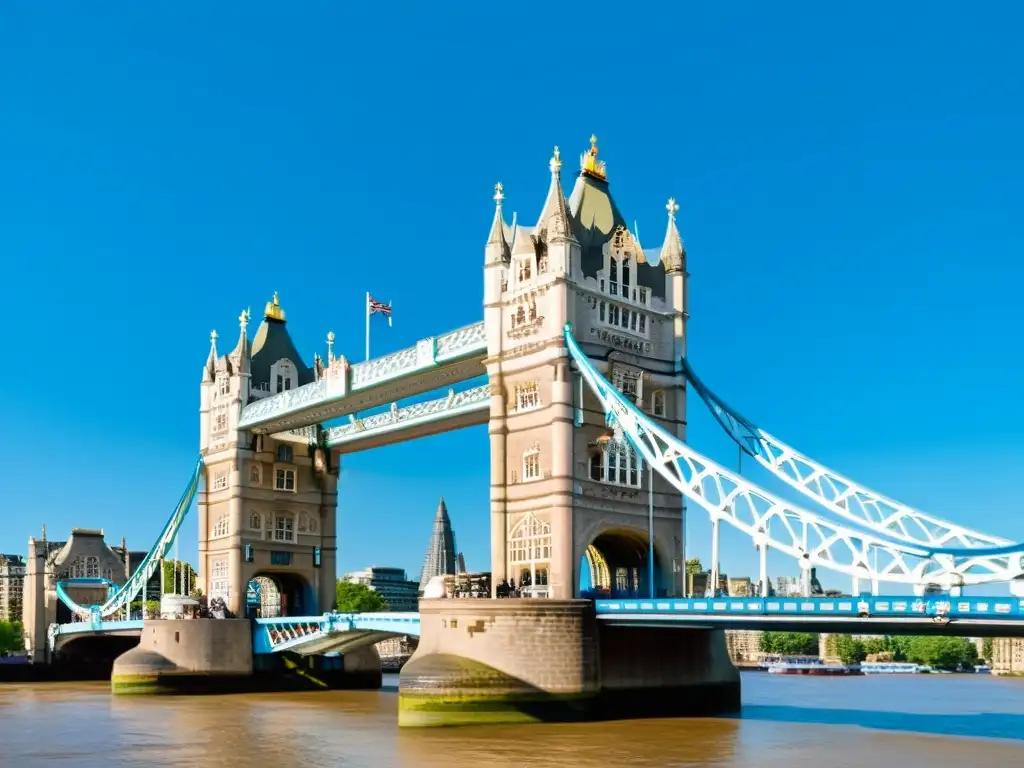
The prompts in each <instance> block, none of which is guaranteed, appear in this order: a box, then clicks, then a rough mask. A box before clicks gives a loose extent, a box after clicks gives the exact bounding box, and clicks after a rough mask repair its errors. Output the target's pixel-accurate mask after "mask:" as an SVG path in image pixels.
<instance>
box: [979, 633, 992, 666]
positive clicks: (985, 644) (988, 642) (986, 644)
mask: <svg viewBox="0 0 1024 768" xmlns="http://www.w3.org/2000/svg"><path fill="white" fill-rule="evenodd" d="M981 658H983V659H984V660H985V661H987V662H988V663H989V664H991V663H992V638H991V637H986V638H985V639H984V640H982V641H981Z"/></svg>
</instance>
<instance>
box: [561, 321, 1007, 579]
mask: <svg viewBox="0 0 1024 768" xmlns="http://www.w3.org/2000/svg"><path fill="white" fill-rule="evenodd" d="M571 330H572V329H571V327H570V326H569V325H566V328H565V342H566V347H567V348H568V351H569V355H570V357H571V358H572V360H573V361H574V362H575V364H576V366H577V369H578V370H579V372H580V374H581V376H582V377H583V379H584V380H585V381H586V382H587V384H588V385H589V387H590V389H591V390H592V391H593V392H594V394H595V395H596V396H597V398H598V400H599V401H600V402H601V404H602V406H603V408H604V410H605V415H606V420H607V422H608V423H609V425H611V426H613V427H614V428H615V429H616V432H617V433H619V434H621V435H622V436H623V437H624V438H625V439H626V440H627V441H628V442H629V443H630V444H631V445H632V446H633V448H634V449H635V450H636V451H637V452H638V453H640V454H641V455H642V456H643V457H644V459H645V460H646V461H648V462H649V463H650V464H651V466H652V467H653V469H654V471H655V472H657V473H658V474H659V475H661V476H662V477H664V478H665V479H666V480H667V481H668V482H669V483H671V484H672V486H673V487H674V488H676V489H677V490H679V491H680V492H681V493H682V494H683V495H685V496H686V497H687V498H688V499H690V500H692V501H693V502H695V503H696V504H698V505H700V506H701V507H703V508H704V510H705V511H706V512H707V513H708V515H709V516H710V517H711V520H712V522H716V521H722V522H725V523H727V524H729V525H731V526H733V527H734V528H738V529H739V530H741V531H743V532H744V533H746V534H747V535H748V536H750V537H751V539H753V541H754V543H755V544H756V545H757V546H758V547H760V548H761V549H762V552H763V551H764V550H765V548H771V549H776V550H778V551H780V552H784V553H786V554H787V555H789V556H791V557H793V558H795V559H797V560H798V561H801V566H802V567H805V568H809V567H810V566H820V567H823V568H828V569H830V570H833V571H838V572H840V573H844V574H847V575H848V576H851V577H854V578H857V579H870V580H872V581H884V582H894V583H903V584H911V585H914V586H924V585H935V586H939V587H942V588H945V589H950V588H953V587H960V586H965V585H971V584H988V583H993V582H1005V581H1009V580H1011V579H1013V578H1015V577H1016V576H1018V575H1020V574H1021V573H1022V571H1021V568H1020V555H1021V554H1022V552H1021V550H1020V549H1016V550H1015V551H1014V552H1013V553H1012V554H1011V553H1006V554H1003V555H1002V556H999V557H997V556H992V555H982V556H978V555H973V554H972V555H959V554H955V553H952V554H950V553H940V552H935V551H932V550H931V549H930V548H928V547H926V546H922V545H914V544H910V543H899V542H895V541H893V540H891V539H884V538H881V537H880V536H878V535H875V534H873V533H867V532H864V531H858V530H855V529H852V528H848V527H846V526H844V525H842V524H838V523H836V522H832V521H830V520H827V519H824V518H823V517H821V516H820V515H818V514H816V513H813V512H810V511H808V510H805V509H802V508H800V507H797V506H795V505H792V504H790V503H789V502H786V501H783V500H782V499H779V498H778V497H776V496H774V495H772V494H771V493H769V492H767V491H765V490H763V489H761V488H759V487H758V486H756V485H754V484H753V483H750V482H749V481H747V480H746V479H745V478H743V477H742V476H739V475H736V474H733V473H732V472H729V471H728V470H726V469H725V468H723V467H721V466H719V465H718V464H716V463H715V462H713V461H711V460H710V459H708V458H706V457H704V456H702V455H701V454H699V453H697V452H696V451H694V450H693V449H692V448H690V447H689V446H688V445H686V444H685V443H684V442H682V441H681V440H680V439H679V438H678V437H676V436H675V435H673V434H672V433H670V432H668V431H667V430H665V429H663V428H662V427H660V426H659V425H658V424H656V423H655V422H654V421H652V420H651V419H650V418H648V417H647V415H646V414H644V413H642V412H641V411H640V410H639V409H638V408H637V407H636V406H635V405H633V403H631V402H630V401H629V400H627V399H626V398H625V397H624V396H623V395H622V394H621V393H620V392H619V391H618V390H617V389H615V387H614V386H612V384H611V383H610V382H609V381H608V380H607V379H605V378H604V376H602V375H601V374H600V373H599V372H598V371H597V369H596V368H595V367H594V365H593V363H592V362H591V361H590V358H589V357H587V355H586V354H585V353H584V352H583V351H582V350H581V349H580V347H579V345H578V344H577V343H576V340H575V339H574V338H573V336H572V332H571Z"/></svg>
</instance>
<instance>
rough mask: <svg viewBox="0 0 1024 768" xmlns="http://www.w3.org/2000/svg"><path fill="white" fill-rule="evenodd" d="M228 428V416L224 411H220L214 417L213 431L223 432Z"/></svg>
mask: <svg viewBox="0 0 1024 768" xmlns="http://www.w3.org/2000/svg"><path fill="white" fill-rule="evenodd" d="M227 428H228V415H227V414H226V413H224V412H222V411H218V412H217V414H216V415H215V416H214V417H213V431H214V432H223V431H224V430H226V429H227Z"/></svg>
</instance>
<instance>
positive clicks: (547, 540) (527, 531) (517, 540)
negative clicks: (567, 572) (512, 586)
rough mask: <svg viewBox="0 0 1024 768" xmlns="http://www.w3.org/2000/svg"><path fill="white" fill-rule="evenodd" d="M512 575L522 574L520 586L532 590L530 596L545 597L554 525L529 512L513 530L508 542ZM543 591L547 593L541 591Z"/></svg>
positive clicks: (529, 592) (520, 575)
mask: <svg viewBox="0 0 1024 768" xmlns="http://www.w3.org/2000/svg"><path fill="white" fill-rule="evenodd" d="M508 559H509V566H510V568H509V571H511V572H512V573H513V574H516V573H518V574H519V586H520V587H523V586H524V582H525V586H527V587H531V589H530V590H529V591H528V592H527V594H530V595H533V596H546V593H547V590H546V587H547V583H548V568H549V564H550V560H551V524H550V523H545V522H542V521H541V520H538V519H537V517H536V516H535V515H534V514H533V513H532V512H530V513H529V514H527V515H526V517H524V518H523V519H522V520H520V521H519V524H518V525H516V527H515V528H513V529H512V533H511V535H510V536H509V539H508ZM541 587H544V588H545V589H541Z"/></svg>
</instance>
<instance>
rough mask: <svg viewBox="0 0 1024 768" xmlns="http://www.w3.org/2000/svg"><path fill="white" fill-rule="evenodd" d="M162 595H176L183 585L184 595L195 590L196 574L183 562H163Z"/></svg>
mask: <svg viewBox="0 0 1024 768" xmlns="http://www.w3.org/2000/svg"><path fill="white" fill-rule="evenodd" d="M163 576H164V580H163V584H164V594H165V595H173V594H178V592H179V591H180V590H181V584H182V582H184V584H185V590H184V592H185V594H186V595H187V594H190V593H191V592H192V590H194V589H195V588H196V572H195V570H194V569H193V568H192V566H191V565H189V564H188V563H186V562H185V561H184V560H164V574H163Z"/></svg>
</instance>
